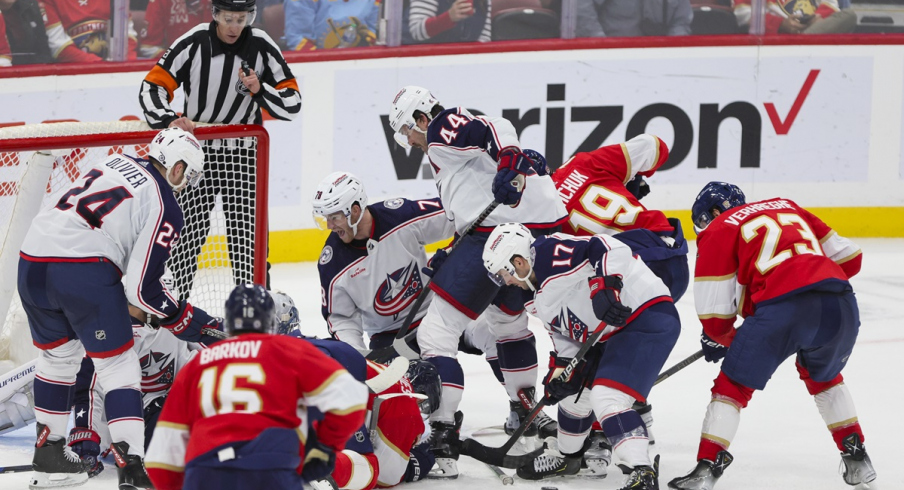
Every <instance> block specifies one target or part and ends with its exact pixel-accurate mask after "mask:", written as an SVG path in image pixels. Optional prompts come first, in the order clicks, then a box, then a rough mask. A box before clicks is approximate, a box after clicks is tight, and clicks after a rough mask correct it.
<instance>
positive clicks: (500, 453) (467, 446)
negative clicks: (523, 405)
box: [461, 325, 606, 468]
mask: <svg viewBox="0 0 904 490" xmlns="http://www.w3.org/2000/svg"><path fill="white" fill-rule="evenodd" d="M604 330H606V329H605V326H604V325H600V327H599V328H597V329H596V331H595V332H593V335H591V336H590V337H589V338H588V339H587V341H586V342H584V344H583V345H582V346H581V349H580V350H579V351H578V352H577V354H575V356H574V357H573V358H572V359H571V362H569V363H568V365H567V366H565V369H564V370H563V371H562V374H560V375H559V378H560V379H568V378H570V377H571V374H572V372H574V370H575V368H576V367H577V365H578V363H580V362H581V361H583V360H584V357H585V356H586V355H587V353H588V352H590V349H592V348H593V347H594V346H595V345H596V343H597V342H598V341H599V340H600V337H602V336H603V331H604ZM548 404H549V400H548V399H547V398H546V397H545V396H544V397H543V398H542V399H541V400H540V401H539V402H537V404H536V405H534V409H533V410H531V412H530V413H529V414H528V415H527V417H525V418H524V420H522V421H521V425H520V426H519V427H518V428H517V429H515V432H514V433H513V434H512V435H511V437H509V440H508V441H506V443H505V444H503V445H502V447H487V446H485V445H483V444H481V443H479V442H477V441H475V440H474V439H470V438H468V439H465V440H464V441H462V443H461V453H462V454H465V455H468V456H470V457H472V458H474V459H476V460H478V461H480V462H483V463H487V464H492V465H496V466H501V467H503V468H518V467H521V466H524V465H525V464H527V463H529V462H531V461H532V460H533V459H534V458H536V457H537V456H539V455H540V453H542V452H543V451H544V450H545V449H546V445H545V444H544V445H543V446H542V447H541V448H540V449H537V450H535V451H532V452H530V453H527V454H523V455H520V456H510V455H509V454H508V452H509V450H510V449H512V446H514V445H515V443H516V442H518V439H519V438H520V437H521V436H522V435H523V434H524V431H526V430H527V428H528V427H529V426H530V423H531V422H533V421H534V419H535V418H537V415H538V414H539V413H540V410H543V407H545V406H546V405H548Z"/></svg>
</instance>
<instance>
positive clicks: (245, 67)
mask: <svg viewBox="0 0 904 490" xmlns="http://www.w3.org/2000/svg"><path fill="white" fill-rule="evenodd" d="M242 72H244V73H245V76H246V77H250V76H251V65H249V64H248V62H247V61H245V60H242Z"/></svg>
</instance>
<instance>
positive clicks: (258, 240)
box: [0, 121, 270, 370]
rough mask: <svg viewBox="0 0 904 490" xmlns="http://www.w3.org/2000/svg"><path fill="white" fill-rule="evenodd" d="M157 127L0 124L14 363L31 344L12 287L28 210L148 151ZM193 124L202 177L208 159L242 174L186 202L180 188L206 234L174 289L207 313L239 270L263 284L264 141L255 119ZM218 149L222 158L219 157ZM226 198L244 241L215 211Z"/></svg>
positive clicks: (3, 306)
mask: <svg viewBox="0 0 904 490" xmlns="http://www.w3.org/2000/svg"><path fill="white" fill-rule="evenodd" d="M157 132H158V130H153V129H151V128H150V127H149V126H148V125H147V124H146V123H144V122H140V121H115V122H100V123H86V122H58V123H45V124H33V125H23V126H12V127H6V128H0V322H2V323H0V360H11V361H13V364H14V365H20V364H23V363H24V362H27V361H28V360H29V359H31V358H33V357H34V355H35V354H36V351H35V350H34V348H33V347H30V344H31V335H30V331H29V328H28V323H27V320H26V318H25V316H24V312H23V311H22V309H21V305H20V304H19V298H18V293H17V292H16V276H17V269H18V258H19V249H20V248H21V246H22V242H23V241H24V239H25V234H26V233H27V231H28V227H29V225H30V223H31V221H32V220H33V219H34V217H35V215H37V213H38V212H39V211H40V210H43V209H45V208H47V207H50V206H52V205H53V204H54V203H55V202H56V201H57V200H59V198H60V196H61V195H62V194H63V193H64V192H66V190H67V189H68V188H69V187H70V186H71V185H72V184H73V182H75V181H76V180H78V178H79V175H80V174H81V173H82V172H83V171H84V170H85V169H86V168H87V167H89V166H91V165H95V164H97V163H98V162H100V161H101V160H103V159H104V158H106V157H107V156H108V155H111V154H113V153H123V154H126V155H130V156H136V157H139V158H146V156H147V151H148V150H147V147H148V144H149V143H150V141H151V139H153V137H154V135H156V134H157ZM194 134H195V136H196V137H197V138H198V140H199V141H200V142H201V144H202V146H203V147H204V149H205V153H206V154H207V156H208V162H207V163H206V165H205V178H207V170H208V169H209V168H211V166H212V165H213V166H218V167H217V168H219V169H220V172H221V175H226V176H228V177H235V178H236V180H237V181H240V182H242V183H243V184H242V185H243V187H242V189H241V190H240V191H239V194H240V195H238V196H216V197H214V196H210V195H204V196H201V195H199V197H198V198H197V199H198V202H193V201H192V199H195V198H194V197H193V194H192V192H193V191H195V189H188V190H186V191H183V193H185V194H183V195H182V196H180V202H184V204H183V207H188V206H195V205H198V206H203V210H204V213H205V214H204V217H205V218H207V221H208V222H209V227H208V225H207V223H202V224H201V225H200V226H203V227H207V229H206V238H204V237H202V239H203V242H204V243H203V246H202V247H201V252H200V253H199V254H198V255H197V256H196V257H195V258H196V260H197V269H196V272H195V273H194V275H193V276H192V277H191V279H190V280H189V281H188V283H189V284H192V287H191V291H183V293H184V294H182V296H183V297H185V298H187V299H188V300H189V301H191V302H192V304H194V305H197V306H200V307H202V308H204V309H205V310H206V311H208V312H210V313H211V314H213V315H215V316H222V314H223V309H224V308H223V305H224V302H225V300H226V297H227V296H228V294H229V292H230V291H231V290H232V288H233V287H234V285H235V284H236V282H244V281H245V280H248V279H241V280H240V279H239V278H253V279H251V280H253V282H255V283H256V284H261V285H266V282H267V250H268V248H267V247H268V242H267V236H268V220H267V201H268V187H269V186H268V176H269V148H270V141H269V135H268V133H267V131H266V129H264V128H263V127H262V126H259V125H203V126H201V125H199V126H198V127H196V128H195V132H194ZM39 150H41V151H43V150H51V153H52V155H53V156H47V155H45V154H43V153H37V152H38V151H39ZM224 154H225V155H226V157H225V160H226V163H223V161H222V160H223V158H224V157H223V155H224ZM215 159H219V161H214V160H215ZM203 186H204V185H203V182H202V185H201V187H203ZM226 200H228V202H229V204H228V207H229V210H230V217H231V221H230V222H229V225H232V227H235V224H236V223H239V224H240V225H242V226H240V227H241V228H247V229H248V230H250V231H247V235H248V236H247V240H245V241H246V242H247V241H250V242H251V245H250V246H243V247H238V246H236V245H235V244H234V243H232V242H233V241H237V239H236V238H235V236H237V232H235V231H234V230H233V229H231V228H230V227H229V225H227V220H226V219H225V216H224V212H223V208H224V205H223V203H224V201H226ZM201 201H203V203H202V202H201ZM208 208H209V215H208V214H207V213H208ZM183 213H185V209H183ZM199 221H204V220H199ZM202 233H203V229H202ZM180 245H181V240H180V242H179V243H177V244H176V246H175V247H174V248H173V254H172V257H171V259H170V262H169V263H168V264H167V265H168V268H170V269H172V268H173V267H174V266H175V265H176V264H173V260H174V258H175V257H176V256H177V255H180V254H179V247H180ZM182 255H184V253H183V254H182ZM249 255H250V256H249ZM231 258H235V259H237V260H236V262H238V263H239V264H240V265H241V267H242V268H243V269H244V270H242V271H238V270H233V267H234V265H233V263H232V262H233V261H232V260H230V259H231ZM236 267H237V266H236ZM248 268H250V270H247V269H248ZM180 269H186V267H184V266H183V267H180ZM187 270H195V269H194V268H188V269H187ZM0 370H2V369H0Z"/></svg>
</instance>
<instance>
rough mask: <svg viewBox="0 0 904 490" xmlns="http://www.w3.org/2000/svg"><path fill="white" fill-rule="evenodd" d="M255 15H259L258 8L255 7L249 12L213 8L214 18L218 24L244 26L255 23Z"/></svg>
mask: <svg viewBox="0 0 904 490" xmlns="http://www.w3.org/2000/svg"><path fill="white" fill-rule="evenodd" d="M255 17H257V8H254V9H252V10H251V11H249V12H232V11H230V10H220V9H218V8H213V20H215V21H216V22H217V24H223V25H224V26H230V27H232V26H236V27H242V28H244V27H246V26H250V25H251V24H252V23H254V19H255Z"/></svg>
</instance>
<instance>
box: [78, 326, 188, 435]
mask: <svg viewBox="0 0 904 490" xmlns="http://www.w3.org/2000/svg"><path fill="white" fill-rule="evenodd" d="M132 337H133V338H134V339H135V344H134V345H133V346H132V349H133V350H134V351H135V352H136V353H138V359H139V362H140V364H141V404H142V407H147V406H148V405H150V404H151V403H152V402H153V401H154V400H156V399H157V398H160V397H165V396H166V395H167V394H169V390H170V387H171V386H172V385H173V381H175V379H176V374H178V373H179V371H180V370H181V369H182V367H183V366H185V365H186V364H188V361H190V360H191V359H192V358H193V357H194V356H195V354H196V352H197V351H193V350H191V349H190V348H189V345H190V344H188V343H187V342H185V341H182V340H179V339H177V338H176V336H175V335H173V334H172V333H170V331H169V330H166V329H165V328H160V329H155V328H152V327H150V326H148V325H146V324H143V323H139V322H137V321H136V320H132ZM91 392H92V393H91V395H90V397H89V401H90V403H89V406H88V412H87V413H76V414H75V417H76V420H75V425H76V426H78V427H88V428H90V429H92V430H94V431H95V432H97V433H98V434H99V435H100V437H101V447H107V446H109V445H110V442H111V441H110V431H109V430H108V429H107V424H106V420H107V419H106V415H105V412H104V393H105V391H104V389H103V387H102V386H101V385H100V383H99V382H98V380H97V373H96V372H95V373H94V374H93V376H92V377H91ZM85 418H87V420H85Z"/></svg>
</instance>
